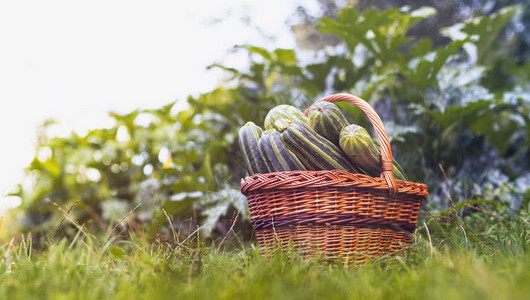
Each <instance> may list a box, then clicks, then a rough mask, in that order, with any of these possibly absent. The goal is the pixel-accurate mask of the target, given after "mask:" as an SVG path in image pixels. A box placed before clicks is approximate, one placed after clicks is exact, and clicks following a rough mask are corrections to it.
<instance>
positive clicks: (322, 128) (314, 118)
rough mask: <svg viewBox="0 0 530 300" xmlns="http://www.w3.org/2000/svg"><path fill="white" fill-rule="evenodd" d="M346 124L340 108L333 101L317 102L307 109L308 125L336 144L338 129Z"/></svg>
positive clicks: (337, 141)
mask: <svg viewBox="0 0 530 300" xmlns="http://www.w3.org/2000/svg"><path fill="white" fill-rule="evenodd" d="M348 124H349V123H348V120H346V117H344V115H343V114H342V112H341V110H340V108H339V107H338V106H337V105H335V104H333V103H330V102H325V101H323V102H318V103H315V104H314V105H313V106H312V107H311V109H309V126H311V128H313V130H314V131H316V132H317V133H318V134H320V135H322V136H323V137H325V138H327V139H328V140H330V141H331V142H333V144H335V145H336V146H339V135H340V131H341V130H342V128H344V127H345V126H348Z"/></svg>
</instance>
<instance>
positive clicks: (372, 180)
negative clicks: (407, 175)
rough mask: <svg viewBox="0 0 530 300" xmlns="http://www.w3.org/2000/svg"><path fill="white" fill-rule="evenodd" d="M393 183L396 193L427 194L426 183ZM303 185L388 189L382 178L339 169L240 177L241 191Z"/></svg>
mask: <svg viewBox="0 0 530 300" xmlns="http://www.w3.org/2000/svg"><path fill="white" fill-rule="evenodd" d="M396 183H397V194H396V195H395V196H398V195H399V194H402V195H417V196H421V197H424V198H427V197H428V196H429V193H428V191H427V185H426V184H423V183H415V182H412V181H404V180H396ZM303 187H307V188H311V187H318V188H321V187H356V188H363V189H369V190H370V189H372V190H376V191H379V192H381V191H390V188H389V186H388V183H387V182H386V180H385V179H384V178H381V177H371V176H368V175H364V174H354V173H349V172H346V171H342V170H324V171H286V172H273V173H264V174H254V175H252V176H248V177H246V178H243V179H241V192H242V193H243V194H247V193H249V192H253V191H257V190H266V189H293V188H303ZM397 198H399V197H397Z"/></svg>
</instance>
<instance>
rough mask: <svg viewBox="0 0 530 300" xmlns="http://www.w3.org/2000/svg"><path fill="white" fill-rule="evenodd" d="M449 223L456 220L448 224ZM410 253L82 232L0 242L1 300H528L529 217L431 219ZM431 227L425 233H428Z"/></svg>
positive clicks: (418, 232) (529, 259)
mask: <svg viewBox="0 0 530 300" xmlns="http://www.w3.org/2000/svg"><path fill="white" fill-rule="evenodd" d="M452 221H454V222H452ZM419 225H420V226H419V227H418V231H417V233H416V235H415V239H416V241H415V242H414V244H413V245H412V246H411V248H410V251H409V252H408V254H407V256H406V257H387V258H383V259H380V260H377V261H374V262H369V263H367V264H365V265H363V266H360V267H350V268H347V267H344V266H342V265H330V264H320V263H319V262H318V261H317V260H315V259H313V260H304V259H302V258H299V257H297V256H296V252H295V251H288V252H280V253H277V254H275V255H274V256H272V257H262V256H260V255H259V249H258V248H257V247H255V245H254V244H252V243H247V244H244V245H241V244H239V243H235V242H234V243H232V242H231V241H226V242H225V243H224V245H223V247H221V250H218V249H217V248H218V244H219V242H217V243H213V244H210V245H205V244H204V242H201V243H198V242H197V240H196V239H195V237H194V236H192V237H190V238H189V239H188V240H187V241H186V243H185V244H178V243H176V242H170V241H169V242H161V241H153V240H149V239H146V238H141V237H139V236H135V235H133V236H132V237H130V238H129V239H127V240H119V239H116V238H111V239H110V240H109V241H108V242H107V243H105V244H104V245H103V246H101V244H100V243H101V241H104V240H105V238H106V236H105V237H102V238H100V239H97V238H95V237H93V236H91V235H88V234H86V233H84V232H82V231H81V230H80V231H79V232H78V235H77V236H76V237H75V238H74V239H72V240H70V241H67V240H66V239H63V240H59V241H55V242H50V241H48V247H47V248H46V249H42V250H35V249H32V247H31V244H32V243H31V239H29V238H24V237H21V238H20V239H18V241H15V239H13V240H12V241H11V242H9V243H5V244H3V245H1V247H0V258H1V263H0V299H528V298H529V297H530V285H529V284H528V282H530V253H529V251H528V250H529V248H530V224H529V218H528V215H526V214H519V215H517V216H513V217H512V218H511V219H510V220H492V219H491V218H490V217H488V216H485V215H480V214H475V216H472V217H471V218H469V217H468V218H467V219H463V218H460V217H458V218H453V219H452V220H451V219H450V220H449V222H447V221H446V220H443V222H442V220H438V219H430V220H427V221H426V223H425V225H423V223H420V224H419ZM427 229H428V232H427Z"/></svg>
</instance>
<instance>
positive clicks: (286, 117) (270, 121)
mask: <svg viewBox="0 0 530 300" xmlns="http://www.w3.org/2000/svg"><path fill="white" fill-rule="evenodd" d="M294 120H298V121H300V122H303V123H305V124H308V122H309V119H308V118H307V116H306V115H304V113H303V112H302V111H301V110H299V109H298V108H296V107H294V106H292V105H287V104H282V105H278V106H276V107H274V108H273V109H271V110H270V111H269V113H268V114H267V116H266V117H265V122H264V128H265V129H276V130H278V131H280V132H281V129H280V128H278V127H277V124H278V121H294ZM280 123H281V122H280Z"/></svg>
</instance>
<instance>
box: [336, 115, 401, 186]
mask: <svg viewBox="0 0 530 300" xmlns="http://www.w3.org/2000/svg"><path fill="white" fill-rule="evenodd" d="M339 143H340V148H341V149H342V151H344V153H346V155H347V156H348V158H349V159H350V160H351V162H353V164H354V165H355V166H356V167H359V168H361V169H362V170H364V171H365V172H366V174H368V175H370V176H373V177H375V176H379V175H380V174H381V151H380V150H379V148H377V146H376V145H375V144H374V141H373V140H372V138H371V137H370V134H368V132H367V131H366V129H364V128H363V127H361V126H358V125H355V124H351V125H348V126H346V127H344V128H343V129H342V131H341V132H340V138H339ZM392 173H393V174H394V177H395V178H396V179H401V180H406V177H405V174H404V173H403V170H402V169H401V167H400V166H399V165H398V164H397V163H396V161H395V160H394V167H393V169H392Z"/></svg>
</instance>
